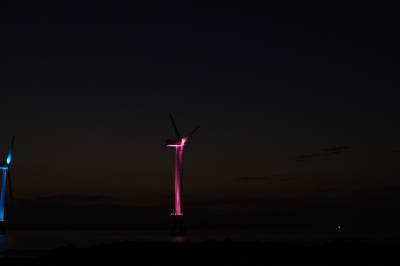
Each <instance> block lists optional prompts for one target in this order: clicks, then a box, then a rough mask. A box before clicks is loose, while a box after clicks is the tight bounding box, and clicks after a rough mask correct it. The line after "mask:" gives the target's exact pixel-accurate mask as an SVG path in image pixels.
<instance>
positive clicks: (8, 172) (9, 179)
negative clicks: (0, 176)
mask: <svg viewBox="0 0 400 266" xmlns="http://www.w3.org/2000/svg"><path fill="white" fill-rule="evenodd" d="M7 175H8V188H9V189H10V198H11V201H12V200H13V197H12V190H11V173H10V168H8V169H7Z"/></svg>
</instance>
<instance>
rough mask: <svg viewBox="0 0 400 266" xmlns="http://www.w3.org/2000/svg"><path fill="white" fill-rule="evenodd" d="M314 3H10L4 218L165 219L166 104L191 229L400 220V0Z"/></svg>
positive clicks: (0, 15)
mask: <svg viewBox="0 0 400 266" xmlns="http://www.w3.org/2000/svg"><path fill="white" fill-rule="evenodd" d="M264 2H272V1H264ZM278 2H279V3H278ZM319 2H320V3H318V4H316V3H312V2H306V1H297V3H292V2H284V1H277V3H263V2H261V1H260V2H259V3H257V4H255V3H252V4H251V3H248V1H243V2H236V1H229V2H226V1H221V2H218V1H185V2H177V1H143V3H142V4H139V3H136V1H79V2H76V3H74V2H70V1H1V3H0V21H1V24H0V36H1V37H0V40H1V41H0V48H1V49H0V56H1V57H0V88H1V105H0V110H1V113H2V127H1V131H0V155H1V154H2V156H3V160H5V159H6V156H7V154H8V149H9V147H10V144H11V140H12V137H13V136H14V135H15V144H14V151H13V158H12V166H13V168H12V185H13V196H14V201H13V202H11V201H10V199H9V192H8V191H7V194H6V195H7V201H6V211H5V219H6V220H7V228H9V229H10V230H139V231H140V230H164V229H165V230H168V229H169V227H170V226H172V218H171V216H170V213H171V212H172V208H173V207H174V161H175V150H174V148H172V147H167V146H166V145H165V140H166V139H175V134H174V130H173V127H172V124H171V121H170V118H169V114H170V113H171V114H172V115H173V117H174V119H175V122H176V124H177V126H178V129H179V130H180V133H181V135H186V134H188V133H189V132H190V131H191V130H193V129H194V128H195V127H197V126H198V125H200V128H199V130H198V131H196V133H194V134H193V135H192V136H191V138H190V139H189V141H188V142H187V143H186V145H185V148H184V154H183V162H184V163H183V165H184V187H183V201H182V211H183V213H184V224H185V225H186V227H187V230H188V232H189V231H190V229H216V230H217V229H266V230H270V229H274V230H275V229H276V230H278V229H279V230H291V229H296V228H321V229H324V230H325V229H326V230H330V229H332V230H333V229H334V228H336V227H337V226H338V225H341V226H342V228H349V229H363V230H364V229H365V230H376V229H379V230H384V229H385V230H386V229H388V230H400V227H399V225H400V215H399V209H400V123H399V115H400V107H399V106H400V105H399V100H400V93H399V89H400V87H399V85H400V79H399V73H400V67H399V66H400V64H399V59H400V54H399V51H400V50H399V47H400V37H399V32H400V31H399V30H400V29H399V25H400V17H399V15H398V11H399V8H398V6H397V5H396V1H391V2H390V1H375V2H370V1H362V2H359V3H352V4H349V3H348V2H337V1H335V2H333V1H332V2H329V3H328V2H326V1H319ZM0 159H1V158H0Z"/></svg>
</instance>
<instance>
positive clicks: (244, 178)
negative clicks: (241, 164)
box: [239, 175, 291, 181]
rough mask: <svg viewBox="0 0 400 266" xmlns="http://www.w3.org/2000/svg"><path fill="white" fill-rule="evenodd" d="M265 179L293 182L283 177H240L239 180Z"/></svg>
mask: <svg viewBox="0 0 400 266" xmlns="http://www.w3.org/2000/svg"><path fill="white" fill-rule="evenodd" d="M263 179H271V180H283V181H287V180H291V179H290V178H283V175H271V176H270V177H268V176H261V177H240V178H239V180H263Z"/></svg>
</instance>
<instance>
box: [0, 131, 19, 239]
mask: <svg viewBox="0 0 400 266" xmlns="http://www.w3.org/2000/svg"><path fill="white" fill-rule="evenodd" d="M14 138H15V136H14V137H13V140H12V142H11V148H10V152H9V153H8V157H7V163H5V162H3V163H2V164H0V169H3V178H2V180H1V195H0V224H1V231H2V232H3V234H5V226H4V222H5V220H4V199H5V194H6V179H7V176H8V187H9V189H10V198H11V201H12V191H11V174H10V168H11V155H12V149H13V145H14Z"/></svg>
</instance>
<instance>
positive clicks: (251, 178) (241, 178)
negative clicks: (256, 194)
mask: <svg viewBox="0 0 400 266" xmlns="http://www.w3.org/2000/svg"><path fill="white" fill-rule="evenodd" d="M266 178H267V177H240V178H239V180H262V179H266Z"/></svg>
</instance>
